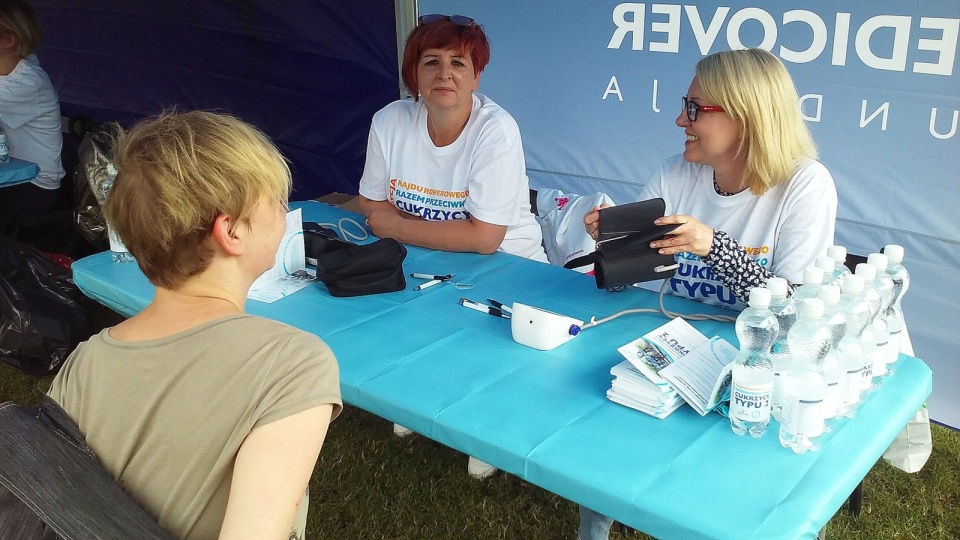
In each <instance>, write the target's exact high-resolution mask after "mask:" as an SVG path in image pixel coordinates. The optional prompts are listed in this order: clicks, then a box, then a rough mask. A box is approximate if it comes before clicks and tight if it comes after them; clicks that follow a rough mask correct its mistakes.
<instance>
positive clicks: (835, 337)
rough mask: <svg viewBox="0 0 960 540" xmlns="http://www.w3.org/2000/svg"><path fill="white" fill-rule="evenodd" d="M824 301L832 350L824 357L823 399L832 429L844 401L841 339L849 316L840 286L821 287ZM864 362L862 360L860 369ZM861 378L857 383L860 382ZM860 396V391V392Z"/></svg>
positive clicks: (826, 419)
mask: <svg viewBox="0 0 960 540" xmlns="http://www.w3.org/2000/svg"><path fill="white" fill-rule="evenodd" d="M818 298H819V299H820V301H822V302H823V324H824V325H826V327H827V329H828V330H830V352H829V353H827V356H826V358H824V359H823V377H824V379H825V382H826V383H827V393H826V395H825V396H824V399H823V404H824V406H823V409H824V410H823V420H824V424H825V425H824V429H826V430H827V431H830V427H831V424H832V420H833V419H834V418H837V416H838V413H839V411H840V405H841V403H842V402H843V384H844V373H845V370H844V368H843V366H842V365H841V361H840V350H839V348H840V340H842V339H843V336H844V334H846V332H847V318H846V316H845V315H844V314H843V311H842V310H841V309H840V287H837V286H836V285H824V286H822V287H820V296H819V297H818ZM862 365H863V363H862V362H860V366H859V367H860V369H862ZM859 383H860V381H859V379H858V380H857V384H859ZM858 396H859V392H858Z"/></svg>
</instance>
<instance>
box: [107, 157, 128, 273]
mask: <svg viewBox="0 0 960 540" xmlns="http://www.w3.org/2000/svg"><path fill="white" fill-rule="evenodd" d="M106 173H107V174H106V178H104V180H103V183H102V184H101V187H100V190H101V191H102V194H101V199H100V203H101V204H103V201H105V200H106V199H107V195H108V193H109V192H110V189H111V188H113V182H114V180H116V178H117V169H116V167H114V166H113V163H109V162H108V163H107V169H106ZM107 237H108V238H109V239H110V254H111V257H112V258H113V262H118V263H119V262H133V261H135V260H136V259H134V258H133V255H131V254H130V250H128V249H127V246H126V245H124V243H123V240H121V239H120V235H119V234H117V231H116V230H114V228H113V226H112V225H110V223H109V222H108V223H107Z"/></svg>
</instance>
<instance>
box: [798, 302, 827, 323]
mask: <svg viewBox="0 0 960 540" xmlns="http://www.w3.org/2000/svg"><path fill="white" fill-rule="evenodd" d="M820 317H823V300H820V299H819V298H805V299H804V300H803V302H801V303H800V318H801V319H819V318H820Z"/></svg>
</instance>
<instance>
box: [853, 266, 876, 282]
mask: <svg viewBox="0 0 960 540" xmlns="http://www.w3.org/2000/svg"><path fill="white" fill-rule="evenodd" d="M854 274H856V275H858V276H863V281H864V282H867V283H869V282H871V281H873V280H875V279H877V267H876V266H874V265H872V264H869V263H860V264H858V265H857V269H856V271H854Z"/></svg>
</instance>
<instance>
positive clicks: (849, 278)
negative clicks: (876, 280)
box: [843, 274, 863, 293]
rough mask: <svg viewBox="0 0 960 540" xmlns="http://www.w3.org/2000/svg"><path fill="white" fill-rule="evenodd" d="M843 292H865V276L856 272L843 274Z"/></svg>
mask: <svg viewBox="0 0 960 540" xmlns="http://www.w3.org/2000/svg"><path fill="white" fill-rule="evenodd" d="M843 292H845V293H862V292H863V276H859V275H856V274H847V275H845V276H843Z"/></svg>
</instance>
